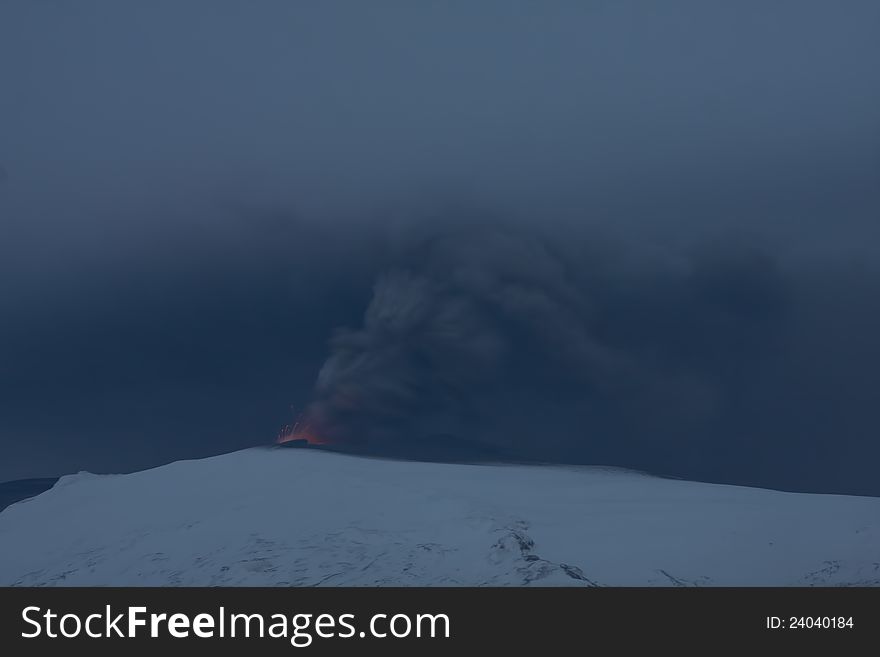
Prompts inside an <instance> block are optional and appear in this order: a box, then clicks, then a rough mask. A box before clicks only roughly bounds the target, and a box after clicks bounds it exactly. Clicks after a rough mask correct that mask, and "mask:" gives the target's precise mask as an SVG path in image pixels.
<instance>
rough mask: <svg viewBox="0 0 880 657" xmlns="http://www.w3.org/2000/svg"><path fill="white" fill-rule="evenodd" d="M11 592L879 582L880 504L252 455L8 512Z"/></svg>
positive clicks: (6, 576)
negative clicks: (46, 588)
mask: <svg viewBox="0 0 880 657" xmlns="http://www.w3.org/2000/svg"><path fill="white" fill-rule="evenodd" d="M0 584H4V585H280V586H287V585H315V584H321V585H328V586H330V585H524V584H533V585H554V586H555V585H575V586H581V585H591V584H598V585H612V586H613V585H657V586H691V585H837V584H848V585H880V498H867V497H846V496H836V495H805V494H795V493H781V492H775V491H768V490H760V489H752V488H741V487H735V486H720V485H711V484H701V483H693V482H684V481H675V480H667V479H658V478H653V477H649V476H645V475H640V474H636V473H630V472H621V471H615V470H607V469H598V468H566V467H549V466H547V467H545V466H490V465H447V464H438V463H414V462H406V461H383V460H377V459H368V458H358V457H353V456H344V455H340V454H333V453H327V452H320V451H312V450H284V449H251V450H245V451H241V452H236V453H232V454H226V455H223V456H218V457H214V458H209V459H204V460H199V461H185V462H178V463H172V464H170V465H167V466H163V467H160V468H156V469H154V470H147V471H144V472H138V473H135V474H129V475H100V476H99V475H91V474H87V473H81V474H78V475H72V476H67V477H62V478H61V480H59V482H58V483H57V484H56V485H55V486H54V487H53V488H52V489H51V490H49V491H47V492H45V493H43V494H41V495H39V496H37V497H35V498H32V499H29V500H25V501H23V502H19V503H17V504H13V505H12V506H10V507H8V508H7V509H5V510H4V511H3V512H2V513H0Z"/></svg>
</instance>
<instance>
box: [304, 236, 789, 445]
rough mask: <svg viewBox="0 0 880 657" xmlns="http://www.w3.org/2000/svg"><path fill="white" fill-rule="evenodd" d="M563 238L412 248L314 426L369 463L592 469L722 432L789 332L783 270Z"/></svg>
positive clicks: (349, 332) (463, 239) (333, 355)
mask: <svg viewBox="0 0 880 657" xmlns="http://www.w3.org/2000/svg"><path fill="white" fill-rule="evenodd" d="M569 238H570V239H569V240H568V241H566V242H563V241H560V240H555V241H554V240H552V239H548V238H547V237H546V236H543V235H541V234H540V233H539V232H537V231H526V230H519V229H517V228H512V227H511V226H505V227H500V226H494V225H486V226H483V227H480V228H478V229H475V228H474V226H473V225H471V226H469V227H468V229H467V230H466V231H462V230H455V229H450V230H449V231H447V232H446V233H441V234H435V235H432V236H428V237H424V238H422V239H420V240H415V241H414V242H413V243H411V244H408V245H407V246H405V247H403V248H402V249H400V250H399V253H397V254H396V258H395V260H396V263H397V264H396V265H395V266H392V267H389V268H388V269H387V270H386V271H384V272H382V273H381V274H380V275H379V276H378V278H377V279H376V281H375V283H374V286H373V289H372V297H371V299H370V302H369V305H368V306H367V308H366V311H365V313H364V316H363V321H362V324H361V325H360V326H359V327H355V328H342V329H338V330H337V332H336V333H335V335H334V336H333V337H332V339H331V340H330V344H329V349H330V353H329V356H328V358H327V360H326V361H325V362H324V364H323V366H322V367H321V369H320V373H319V374H318V377H317V382H316V386H315V392H314V401H313V402H312V404H311V406H310V407H309V409H308V411H307V415H308V420H309V423H310V424H311V425H312V426H313V427H317V431H318V433H319V434H320V435H321V436H322V437H323V438H326V439H327V440H328V441H330V442H332V443H335V444H337V445H341V446H344V447H347V448H351V449H355V450H365V451H369V452H372V453H376V452H379V453H385V452H388V453H396V454H402V455H408V456H415V457H418V456H420V455H424V454H436V455H439V456H441V457H442V456H443V455H444V453H447V452H448V453H450V454H451V453H455V451H456V450H458V449H461V448H462V446H466V449H467V450H469V452H470V453H472V454H489V455H492V454H497V455H504V456H505V457H508V458H517V459H527V460H531V459H538V460H561V461H567V462H570V461H586V462H595V461H596V460H597V459H598V460H599V461H614V460H615V459H616V458H619V457H620V455H621V453H622V452H625V451H627V450H630V449H632V448H633V447H637V448H638V450H640V452H641V453H642V454H645V455H646V456H647V454H648V453H652V452H656V451H657V450H658V447H661V446H665V447H668V446H669V445H670V443H681V442H683V441H684V442H687V441H688V440H691V439H693V438H694V437H695V435H696V434H697V433H698V432H699V430H700V429H703V428H706V427H710V426H711V425H712V422H713V420H714V421H716V422H717V421H718V420H719V418H721V417H723V416H724V414H725V413H726V412H728V411H729V409H728V408H725V404H728V403H729V402H730V399H729V394H728V392H727V390H726V389H727V388H728V387H730V388H734V387H735V385H737V381H736V378H737V372H738V371H739V370H740V369H741V368H743V367H747V368H748V367H753V370H752V371H753V373H755V369H754V368H757V367H759V366H760V362H761V359H762V357H763V355H764V353H765V352H766V351H767V350H769V349H771V348H772V340H773V334H774V332H776V331H778V330H779V329H780V328H781V325H782V324H783V323H784V320H785V315H786V312H785V308H786V303H785V296H786V293H787V292H786V286H785V282H784V280H783V277H782V275H781V274H780V272H779V271H778V269H777V267H776V264H775V263H774V261H773V260H772V259H771V258H769V257H768V256H766V255H764V254H762V253H761V252H757V251H754V250H751V249H735V248H729V247H724V248H722V249H721V250H722V251H723V252H724V253H722V254H720V255H719V253H717V251H718V250H719V248H718V247H715V248H714V251H713V250H712V249H709V248H708V247H706V248H702V249H696V250H692V251H691V252H689V253H686V254H679V256H678V258H677V259H675V258H673V259H668V258H667V259H665V260H664V259H663V258H657V257H656V256H654V257H652V256H648V255H647V254H642V255H641V256H638V257H636V261H635V262H632V260H633V256H634V254H632V253H630V254H628V255H629V259H627V258H619V257H618V256H619V255H620V254H619V253H615V252H614V249H613V248H612V249H611V252H606V253H604V254H603V249H606V248H607V247H608V245H607V244H606V243H605V242H604V241H603V240H600V239H598V238H595V237H594V238H593V239H590V238H589V237H588V236H585V235H582V234H576V236H573V235H570V236H569ZM649 327H650V328H649ZM768 328H769V330H768ZM747 343H748V344H747ZM655 457H656V455H655ZM630 460H631V459H630Z"/></svg>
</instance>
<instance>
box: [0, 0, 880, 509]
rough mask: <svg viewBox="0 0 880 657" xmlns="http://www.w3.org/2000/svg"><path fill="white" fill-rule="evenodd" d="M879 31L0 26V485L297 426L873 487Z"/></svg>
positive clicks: (502, 7) (831, 14)
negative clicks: (308, 416) (301, 419)
mask: <svg viewBox="0 0 880 657" xmlns="http://www.w3.org/2000/svg"><path fill="white" fill-rule="evenodd" d="M878 34H880V4H878V3H877V2H874V1H872V0H865V1H858V0H845V1H842V2H834V3H831V2H818V1H817V2H813V1H805V0H800V1H797V2H795V1H791V2H782V1H774V2H766V1H765V0H762V1H760V2H757V1H756V2H749V1H743V2H736V3H734V2H711V1H706V0H701V1H696V0H695V1H686V0H679V1H676V2H670V3H655V2H648V1H645V2H620V1H615V2H611V1H607V2H606V1H587V0H584V1H578V2H562V1H561V0H560V1H554V2H511V1H505V2H500V1H499V2H494V1H489V0H485V1H481V2H433V1H428V0H425V1H423V2H405V1H402V0H401V1H399V2H391V1H377V2H369V3H367V2H355V1H351V2H334V1H320V2H318V1H315V2H280V1H279V2H270V1H268V0H260V1H258V2H223V1H213V2H196V1H192V0H187V1H185V2H180V1H177V0H175V1H164V2H163V1H155V2H149V3H144V2H134V1H132V2H127V1H118V0H117V1H109V0H108V1H106V2H103V1H101V2H99V1H97V0H85V1H83V2H77V3H66V2H60V1H54V0H19V1H15V0H7V1H6V2H3V3H2V5H0V449H2V458H0V480H5V479H15V478H21V477H30V476H45V475H55V474H62V473H66V472H71V471H77V470H80V469H86V470H91V471H100V472H105V471H110V472H113V471H125V470H131V469H140V468H144V467H151V466H154V465H158V464H160V463H164V462H168V461H170V460H175V459H179V458H192V457H199V456H205V455H209V454H214V453H219V452H223V451H228V450H231V449H235V448H240V447H245V446H249V445H254V444H260V443H265V442H268V441H271V440H272V438H273V437H274V435H275V433H276V431H277V429H278V427H279V425H281V424H282V423H284V422H287V421H289V420H290V414H291V411H290V405H294V406H295V408H296V409H297V410H303V409H307V408H308V409H311V412H313V413H314V414H315V416H316V417H320V419H321V422H323V425H322V426H323V430H325V431H327V432H328V434H330V433H332V434H333V435H334V436H336V438H337V440H338V441H339V442H340V444H342V445H348V446H352V447H353V448H355V447H356V448H358V449H365V450H367V451H376V452H382V451H383V450H386V449H387V450H388V451H392V452H401V453H404V454H406V455H415V456H418V455H419V453H421V451H420V450H426V452H425V453H427V452H431V453H433V452H434V451H435V450H434V447H435V446H436V445H440V446H443V445H445V444H453V443H454V444H455V445H456V446H457V447H456V449H457V450H458V451H459V453H460V452H461V450H463V451H464V453H467V451H468V450H469V449H473V450H474V451H473V453H474V454H475V455H476V454H482V453H484V451H485V450H490V451H491V450H500V451H501V452H504V453H511V454H513V455H514V456H516V457H521V458H535V459H541V460H555V461H563V462H576V463H584V462H587V463H590V462H603V463H610V464H613V465H621V466H626V467H637V468H641V469H646V470H650V471H656V472H659V473H662V474H669V475H674V476H685V477H692V478H698V479H709V480H717V481H732V482H736V483H748V484H758V485H767V486H775V487H783V488H792V489H798V490H829V491H840V492H858V493H870V494H880V485H878V484H877V477H876V472H875V469H874V467H873V464H876V462H877V459H878V458H880V441H878V433H877V427H878V420H880V417H878V411H877V410H876V409H877V408H880V384H878V381H880V377H878V375H877V372H878V367H880V345H878V339H877V337H876V336H877V335H878V334H880V308H878V303H877V299H878V296H877V294H878V292H880V272H878V269H880V267H878V262H880V260H878V256H880V75H878V72H877V62H880V39H878V38H877V35H878ZM536 317H539V318H540V319H535V318H536ZM334 336H335V337H334ZM438 336H439V337H438ZM319 372H322V373H323V374H322V377H321V378H319ZM352 400H354V401H352ZM352 404H354V408H352V407H351V405H352ZM317 421H318V420H316V422H317ZM441 451H442V450H441Z"/></svg>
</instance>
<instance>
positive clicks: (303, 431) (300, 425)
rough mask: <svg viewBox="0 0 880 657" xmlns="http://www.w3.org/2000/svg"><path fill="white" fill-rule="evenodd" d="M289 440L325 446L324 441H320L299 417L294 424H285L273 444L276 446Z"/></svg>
mask: <svg viewBox="0 0 880 657" xmlns="http://www.w3.org/2000/svg"><path fill="white" fill-rule="evenodd" d="M291 440H305V441H306V442H307V443H308V444H309V445H325V444H326V441H324V440H321V439H320V438H319V437H318V436H316V435H315V433H314V431H312V430H311V427H309V425H308V423H305V422H303V421H302V418H301V417H300V418H299V419H297V421H296V422H295V423H294V424H285V425H284V426H283V427H281V431H279V432H278V438H276V440H275V442H276V443H278V444H281V443H286V442H290V441H291Z"/></svg>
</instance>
